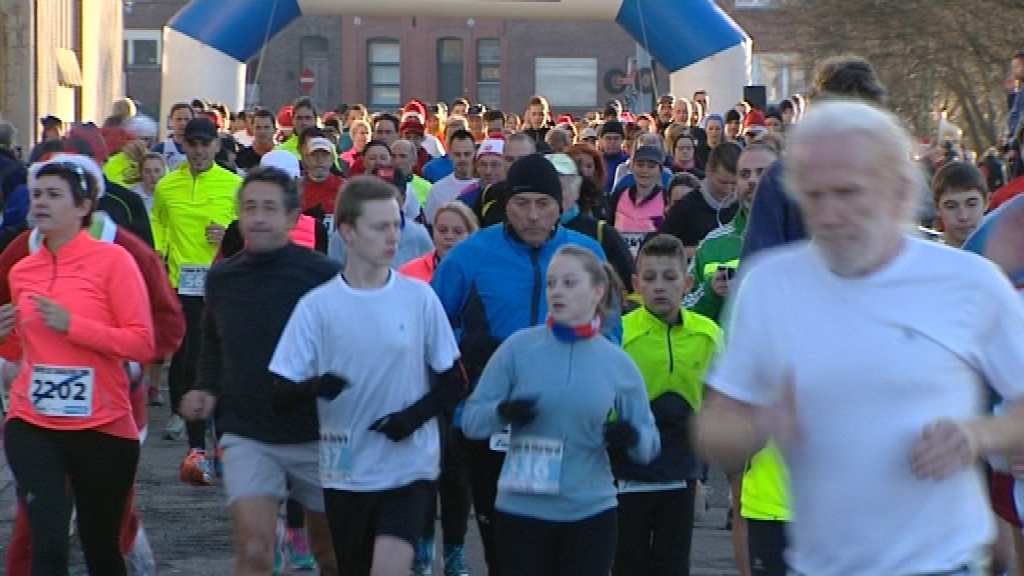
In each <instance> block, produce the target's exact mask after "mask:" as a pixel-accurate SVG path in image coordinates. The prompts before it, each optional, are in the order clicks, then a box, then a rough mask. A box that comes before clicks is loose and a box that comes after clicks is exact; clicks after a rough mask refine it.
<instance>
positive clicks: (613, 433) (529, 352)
mask: <svg viewBox="0 0 1024 576" xmlns="http://www.w3.org/2000/svg"><path fill="white" fill-rule="evenodd" d="M546 286H547V302H548V310H549V316H548V320H547V325H546V326H535V327H532V328H527V329H524V330H520V331H519V332H517V333H515V334H513V335H512V336H511V337H509V338H508V339H507V340H505V342H504V343H502V345H501V346H500V347H499V348H498V350H497V352H495V354H494V356H493V357H492V358H491V360H490V362H488V364H487V367H486V368H485V369H484V372H483V375H482V376H481V377H480V382H479V384H478V385H477V387H476V390H475V391H474V392H473V394H472V395H471V396H470V398H469V400H468V401H467V402H466V406H465V411H464V412H463V416H462V418H463V421H462V427H463V432H464V433H465V434H466V436H468V437H471V438H479V439H483V438H488V437H491V439H492V440H491V441H492V444H494V445H499V444H503V443H507V446H508V452H507V454H506V457H505V464H504V467H503V468H502V471H501V477H500V478H499V480H498V499H497V502H496V509H497V511H498V515H497V540H498V563H499V566H500V567H501V574H502V576H520V575H521V576H545V575H551V576H556V575H557V576H577V575H578V576H606V575H607V574H608V573H609V572H610V570H611V567H612V561H613V559H614V556H615V540H616V513H615V509H616V491H615V484H614V478H613V476H612V471H611V465H610V463H609V459H608V451H621V452H623V453H625V454H627V455H628V456H629V457H630V458H632V459H633V460H635V461H636V462H637V463H641V464H646V463H648V462H650V461H651V460H652V459H654V458H655V457H657V455H658V452H659V448H660V445H659V436H658V431H657V428H656V427H655V425H654V417H653V416H652V415H651V411H650V408H649V404H648V401H647V393H646V390H645V388H644V381H643V378H642V376H641V375H640V372H639V370H637V368H636V366H635V365H634V364H633V361H632V360H631V359H630V358H629V356H627V355H626V354H625V353H624V352H623V351H622V350H621V349H620V348H619V347H618V346H616V345H615V344H613V343H612V342H609V341H608V340H606V339H605V338H603V337H601V327H602V323H604V322H617V311H618V304H617V303H618V302H619V298H620V293H621V292H620V290H619V286H621V284H620V283H619V282H618V278H617V277H616V276H615V272H614V271H613V270H612V269H611V268H610V267H609V266H607V265H606V264H602V263H601V262H600V261H598V259H597V258H596V257H595V256H594V255H593V253H591V252H590V251H589V250H587V249H585V248H582V247H578V246H573V245H568V246H565V247H563V248H562V249H560V250H559V251H558V253H556V254H555V256H554V258H553V259H552V260H551V264H550V265H549V266H548V270H547V282H546ZM611 417H614V420H613V419H612V418H611Z"/></svg>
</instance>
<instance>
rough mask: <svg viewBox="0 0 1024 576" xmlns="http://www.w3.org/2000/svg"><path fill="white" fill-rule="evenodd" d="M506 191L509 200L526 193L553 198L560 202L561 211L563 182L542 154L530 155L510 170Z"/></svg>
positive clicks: (513, 165)
mask: <svg viewBox="0 0 1024 576" xmlns="http://www.w3.org/2000/svg"><path fill="white" fill-rule="evenodd" d="M505 189H506V191H507V192H506V193H507V197H508V198H511V197H513V196H515V195H516V194H522V193H524V192H533V193H535V194H546V195H548V196H551V197H552V198H554V199H555V201H556V202H558V206H559V209H561V206H562V182H561V181H560V180H559V179H558V172H557V171H556V170H555V167H554V166H553V165H552V164H551V162H549V161H548V159H547V158H545V157H544V156H542V155H540V154H530V155H529V156H523V157H522V158H520V159H519V160H516V161H515V163H513V164H512V167H510V168H509V169H508V176H507V177H506V178H505Z"/></svg>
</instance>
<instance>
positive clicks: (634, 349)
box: [622, 307, 722, 412]
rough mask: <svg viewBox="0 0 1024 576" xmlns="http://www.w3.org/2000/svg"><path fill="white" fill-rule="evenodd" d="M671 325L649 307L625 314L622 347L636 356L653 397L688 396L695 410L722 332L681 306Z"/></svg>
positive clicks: (699, 401)
mask: <svg viewBox="0 0 1024 576" xmlns="http://www.w3.org/2000/svg"><path fill="white" fill-rule="evenodd" d="M680 313H681V314H682V318H683V321H682V323H680V324H676V325H672V326H669V325H668V324H665V322H663V321H662V320H661V319H660V318H658V317H657V316H655V315H654V314H653V313H651V311H650V310H648V309H647V308H646V307H640V308H637V309H636V310H634V311H632V312H630V313H629V314H626V315H625V316H623V317H622V349H623V350H624V351H625V352H626V354H628V355H629V357H630V358H632V359H633V362H635V363H636V365H637V368H639V369H640V374H641V375H643V377H644V384H645V385H646V386H647V397H648V398H649V399H651V400H654V399H655V398H657V397H658V396H661V395H662V394H664V393H665V392H675V393H677V394H679V395H680V396H682V397H683V398H685V399H686V401H687V402H688V403H689V404H690V406H691V407H693V410H694V411H695V412H696V411H697V410H699V409H700V405H701V402H702V401H703V400H704V372H705V370H707V367H708V365H709V364H710V363H711V361H712V359H714V357H715V354H716V353H717V352H718V347H719V345H720V344H721V334H722V331H721V330H720V329H719V328H718V326H717V325H716V324H715V323H714V322H712V321H711V320H709V319H707V318H705V317H704V316H701V315H700V314H697V313H694V312H690V311H689V310H685V309H682V308H681V309H680Z"/></svg>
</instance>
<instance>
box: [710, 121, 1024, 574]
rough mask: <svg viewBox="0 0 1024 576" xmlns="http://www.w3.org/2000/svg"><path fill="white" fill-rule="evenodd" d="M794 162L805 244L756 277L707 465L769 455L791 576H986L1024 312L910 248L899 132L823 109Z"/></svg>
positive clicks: (1015, 431) (956, 263) (995, 284)
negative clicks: (784, 510) (779, 469)
mask: <svg viewBox="0 0 1024 576" xmlns="http://www.w3.org/2000/svg"><path fill="white" fill-rule="evenodd" d="M787 147H788V149H789V152H788V155H787V169H788V170H789V173H788V178H789V186H788V188H789V189H790V190H791V191H792V192H793V196H794V199H795V200H796V202H797V204H798V206H799V208H800V210H801V212H802V215H803V217H804V220H805V222H806V223H807V226H808V231H809V232H810V235H811V238H812V240H810V241H809V242H800V243H794V244H790V245H787V246H785V247H782V248H779V249H776V250H774V251H771V252H766V253H765V254H763V255H759V256H758V257H757V258H756V259H755V260H754V261H750V262H748V264H749V267H748V268H747V270H746V271H745V273H744V275H743V276H742V277H741V279H740V285H739V288H738V291H737V293H736V295H735V300H734V301H733V302H732V304H731V305H732V309H731V312H729V314H730V315H731V318H730V320H731V322H730V323H729V324H728V326H729V327H728V328H727V330H726V334H727V342H726V347H725V350H726V351H725V354H724V355H723V357H722V358H721V360H720V362H719V363H718V365H717V366H716V367H715V368H714V369H712V371H711V373H709V375H708V377H707V384H708V387H709V394H708V396H707V397H706V399H705V404H704V407H703V409H702V410H701V412H700V414H699V415H698V428H697V431H696V436H695V437H696V438H697V444H698V447H699V448H700V449H701V450H702V451H703V453H704V454H705V455H706V456H707V457H708V458H709V459H710V461H712V462H713V463H716V464H719V465H722V466H723V467H726V468H731V469H738V468H741V467H742V466H743V463H744V462H746V461H747V460H748V459H749V458H750V456H752V455H753V453H754V452H755V451H756V450H758V449H759V448H760V447H761V446H763V445H764V444H765V441H766V440H767V439H768V438H769V437H771V438H772V439H774V441H775V443H776V444H777V445H778V446H779V448H780V450H781V452H782V454H783V457H784V459H785V461H786V464H787V467H788V468H789V472H790V481H791V496H792V509H793V522H792V523H791V524H790V527H789V528H790V536H791V539H790V542H791V546H790V549H789V553H788V555H787V561H788V562H789V564H790V566H789V568H790V570H791V571H792V572H793V573H795V574H799V575H814V576H831V575H836V576H839V575H843V576H846V575H850V574H894V575H901V574H902V575H906V574H948V575H961V574H962V575H968V574H977V573H981V572H980V571H979V570H980V569H981V568H980V567H981V565H982V564H983V563H984V560H985V556H986V555H987V552H988V550H987V548H988V546H989V544H990V543H991V542H992V539H993V538H994V535H995V524H994V522H993V519H992V513H991V510H990V508H989V505H988V501H987V498H986V495H985V484H984V481H983V479H982V477H981V474H980V472H979V466H978V464H979V460H980V459H981V458H985V457H988V456H991V455H996V454H1003V453H1006V452H1008V451H1010V450H1013V449H1018V448H1019V447H1021V446H1022V445H1024V403H1022V402H1021V400H1020V399H1021V398H1022V397H1024V383H1022V382H1021V380H1020V374H1021V373H1024V340H1022V339H1021V338H1020V335H1021V333H1024V305H1022V302H1021V300H1020V298H1019V296H1017V295H1016V294H1015V293H1014V291H1013V289H1012V287H1011V285H1010V283H1009V282H1008V281H1007V279H1006V278H1005V276H1004V275H1003V274H1001V273H1000V272H999V270H997V269H996V268H995V267H994V266H993V265H992V264H990V263H988V262H985V261H984V260H982V259H980V258H977V257H976V256H973V255H971V254H967V253H965V252H962V251H959V250H953V249H950V248H948V247H945V246H941V245H939V244H937V243H933V242H928V241H926V240H922V239H918V238H915V237H912V236H909V235H908V234H907V233H906V230H907V228H908V225H909V224H911V223H912V222H913V215H914V212H915V209H916V207H917V198H918V195H917V191H918V190H919V189H920V185H921V182H920V175H919V173H918V172H917V168H916V166H915V165H914V164H913V162H912V161H911V160H910V155H909V154H908V151H909V150H910V137H909V135H908V134H907V133H906V132H905V131H904V130H903V129H902V128H900V127H899V124H898V122H897V121H896V120H895V119H894V118H892V117H891V116H889V115H888V114H886V113H885V112H882V111H880V110H878V109H875V108H873V107H871V106H869V105H867V104H862V103H854V102H843V101H834V102H825V103H821V104H818V105H816V106H815V108H814V109H812V110H811V112H810V113H808V115H807V116H806V117H805V119H804V120H802V121H801V123H800V124H798V125H797V126H796V127H795V128H794V130H793V133H792V134H791V135H790V137H789V138H788V146H787ZM780 288H782V289H781V290H780ZM796 295H799V297H798V298H797V297H795V296H796ZM936 310H941V311H942V313H941V314H937V313H936ZM988 386H990V387H991V388H993V389H994V390H995V391H996V392H998V393H999V394H1000V395H1001V396H1002V397H1003V398H1004V399H1006V400H1007V404H1008V410H1007V412H1006V413H1005V414H1003V415H1000V416H990V415H988V413H987V410H986V404H987V403H986V402H985V401H984V399H985V397H986V396H987V387H988Z"/></svg>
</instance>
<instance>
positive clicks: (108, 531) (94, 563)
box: [4, 419, 139, 576]
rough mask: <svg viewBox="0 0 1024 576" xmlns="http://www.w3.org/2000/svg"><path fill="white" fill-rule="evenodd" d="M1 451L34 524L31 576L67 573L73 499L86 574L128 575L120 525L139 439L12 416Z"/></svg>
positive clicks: (6, 428)
mask: <svg viewBox="0 0 1024 576" xmlns="http://www.w3.org/2000/svg"><path fill="white" fill-rule="evenodd" d="M4 448H5V450H6V452H7V461H8V463H9V465H10V468H11V472H12V473H13V474H14V480H15V482H16V483H17V487H18V496H19V498H21V500H22V501H23V502H25V509H26V511H27V513H28V520H29V524H30V526H31V532H32V576H65V575H66V574H67V573H68V540H69V537H68V523H69V522H70V520H71V508H72V502H74V504H75V506H77V508H78V534H79V538H80V539H81V542H82V550H83V552H84V553H85V562H86V565H87V566H88V568H89V573H90V574H103V575H104V576H107V575H110V576H122V575H126V574H127V569H126V568H125V563H124V558H123V557H122V556H121V548H120V536H121V522H122V518H123V516H124V510H125V507H126V505H127V502H128V495H129V493H130V491H131V489H132V486H133V485H134V483H135V471H136V469H137V468H138V464H139V442H138V441H137V440H128V439H125V438H117V437H115V436H110V435H109V434H102V433H100V432H95V431H92V430H82V431H56V430H48V429H45V428H40V427H38V426H34V425H32V424H29V423H27V422H25V421H23V420H19V419H13V420H9V421H8V422H7V425H6V427H5V429H4ZM69 487H70V490H69V489H68V488H69Z"/></svg>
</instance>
